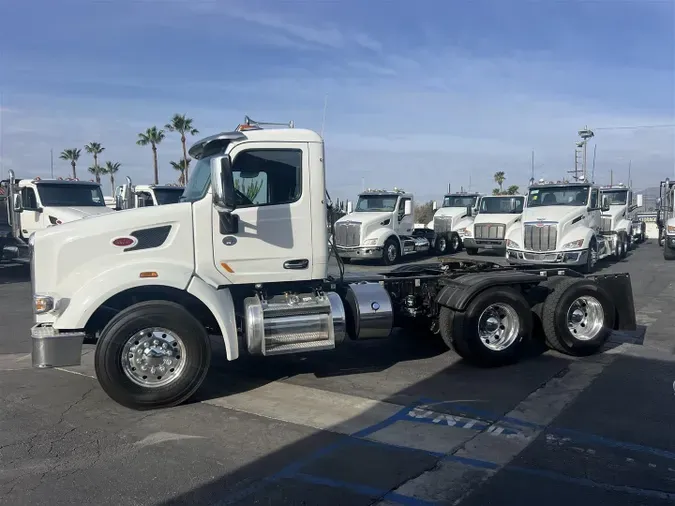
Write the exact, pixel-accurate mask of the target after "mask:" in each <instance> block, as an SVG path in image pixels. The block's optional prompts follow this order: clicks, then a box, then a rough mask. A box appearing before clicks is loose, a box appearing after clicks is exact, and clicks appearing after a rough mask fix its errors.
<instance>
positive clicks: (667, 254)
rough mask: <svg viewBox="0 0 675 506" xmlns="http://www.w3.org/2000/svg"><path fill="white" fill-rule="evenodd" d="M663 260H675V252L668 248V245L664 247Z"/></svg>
mask: <svg viewBox="0 0 675 506" xmlns="http://www.w3.org/2000/svg"><path fill="white" fill-rule="evenodd" d="M663 259H664V260H675V250H673V249H672V248H671V247H670V246H668V244H664V245H663Z"/></svg>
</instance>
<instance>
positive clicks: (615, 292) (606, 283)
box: [587, 273, 637, 330]
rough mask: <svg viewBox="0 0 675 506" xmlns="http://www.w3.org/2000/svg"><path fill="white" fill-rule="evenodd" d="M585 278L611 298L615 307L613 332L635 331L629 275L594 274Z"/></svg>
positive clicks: (631, 287)
mask: <svg viewBox="0 0 675 506" xmlns="http://www.w3.org/2000/svg"><path fill="white" fill-rule="evenodd" d="M587 278H589V279H593V280H595V281H596V282H597V283H598V284H599V285H600V286H601V287H602V288H603V289H604V290H605V291H606V292H607V293H608V294H609V295H610V296H611V297H612V302H613V303H614V306H615V307H616V319H615V323H614V330H637V318H636V316H635V301H634V299H633V285H632V284H631V281H630V275H629V274H626V273H622V274H595V275H592V276H587Z"/></svg>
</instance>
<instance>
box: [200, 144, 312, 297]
mask: <svg viewBox="0 0 675 506" xmlns="http://www.w3.org/2000/svg"><path fill="white" fill-rule="evenodd" d="M230 157H231V160H232V173H233V179H234V183H235V187H236V189H237V208H236V209H235V210H234V212H233V213H232V216H236V218H235V219H234V221H235V222H237V221H238V224H236V225H234V226H231V225H226V224H223V220H222V218H221V216H220V214H219V213H218V211H217V210H215V208H214V209H213V211H212V213H213V215H212V216H213V249H214V263H215V268H216V269H217V270H218V271H219V272H220V274H222V276H224V277H225V278H227V279H228V280H229V281H230V282H231V283H233V284H245V283H270V282H274V281H294V280H303V279H311V273H312V261H313V255H312V232H311V231H312V216H311V214H312V213H311V187H310V173H309V151H308V145H307V144H306V143H290V142H282V143H281V142H256V143H244V144H241V145H239V146H236V147H235V148H234V149H233V150H232V152H231V153H230Z"/></svg>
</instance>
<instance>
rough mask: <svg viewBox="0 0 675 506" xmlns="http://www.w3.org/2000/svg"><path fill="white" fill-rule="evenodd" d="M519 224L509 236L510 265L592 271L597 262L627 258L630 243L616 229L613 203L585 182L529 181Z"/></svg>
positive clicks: (507, 241)
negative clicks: (612, 217) (610, 215)
mask: <svg viewBox="0 0 675 506" xmlns="http://www.w3.org/2000/svg"><path fill="white" fill-rule="evenodd" d="M530 183H531V184H530V187H529V191H528V195H527V202H526V205H525V209H524V210H523V217H522V220H521V221H520V223H519V226H517V227H514V228H512V229H511V230H510V231H509V232H508V233H507V236H506V258H507V260H508V261H509V263H511V264H525V265H528V264H529V265H561V266H570V267H577V268H580V269H581V270H582V271H583V272H586V273H590V272H592V271H593V270H594V268H595V265H596V263H597V261H598V260H600V259H603V258H605V257H609V256H612V255H613V256H615V257H617V258H623V257H624V256H625V255H626V251H627V247H628V244H629V241H628V238H627V236H626V235H625V232H623V231H614V230H612V229H611V226H612V224H613V221H612V220H610V219H609V214H608V217H607V218H606V219H604V218H603V213H610V212H611V205H610V203H609V200H608V199H607V198H606V197H605V198H604V199H602V198H601V193H600V188H599V187H598V186H597V185H594V184H592V183H590V182H586V181H577V182H553V181H548V182H546V181H543V180H540V181H539V182H536V183H535V182H534V181H531V182H530Z"/></svg>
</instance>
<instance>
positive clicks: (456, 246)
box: [448, 232, 462, 255]
mask: <svg viewBox="0 0 675 506" xmlns="http://www.w3.org/2000/svg"><path fill="white" fill-rule="evenodd" d="M460 251H462V240H461V239H460V238H459V235H458V234H457V232H453V233H452V234H450V240H449V241H448V254H449V255H452V254H453V253H458V252H460Z"/></svg>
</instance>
